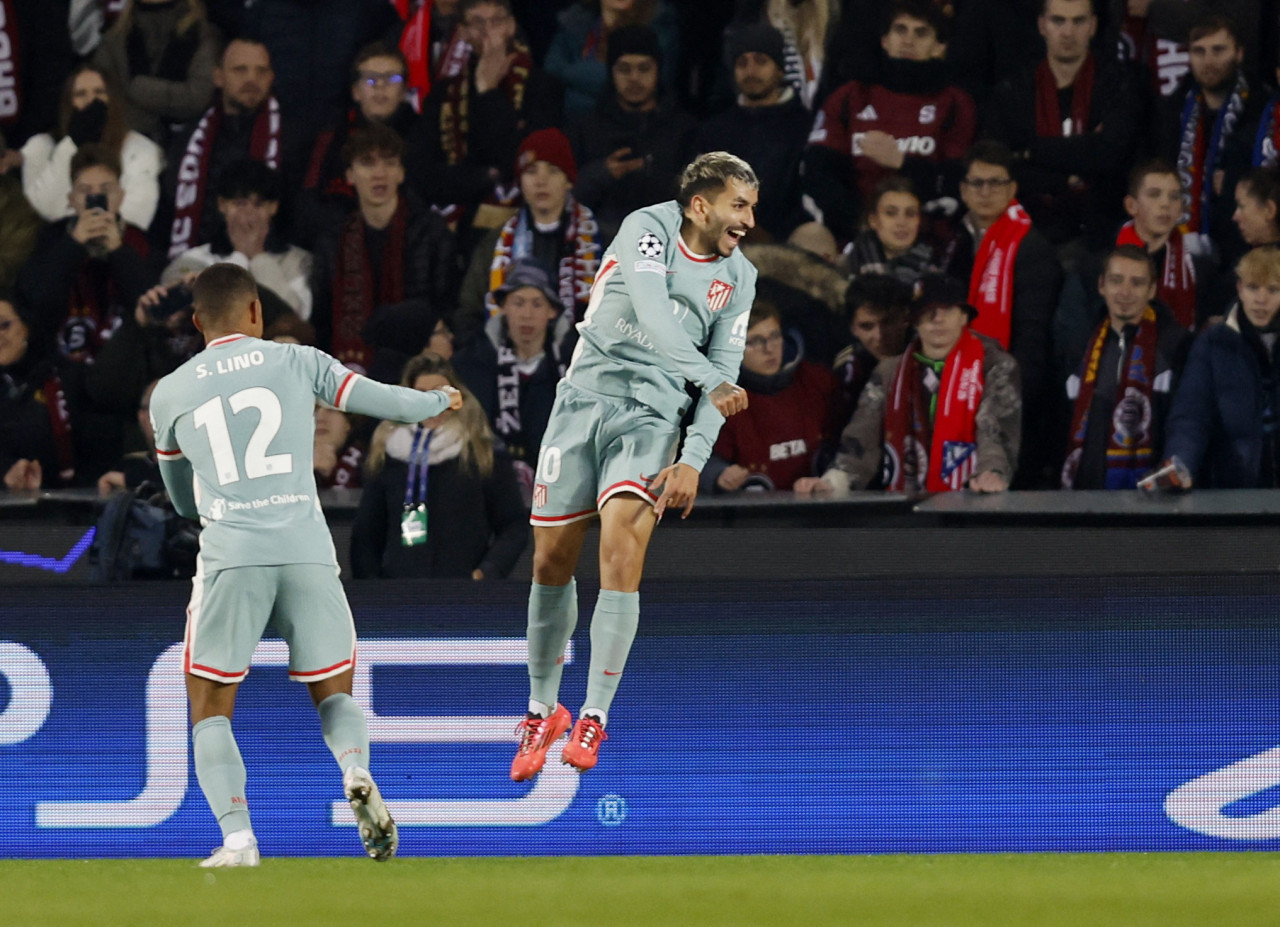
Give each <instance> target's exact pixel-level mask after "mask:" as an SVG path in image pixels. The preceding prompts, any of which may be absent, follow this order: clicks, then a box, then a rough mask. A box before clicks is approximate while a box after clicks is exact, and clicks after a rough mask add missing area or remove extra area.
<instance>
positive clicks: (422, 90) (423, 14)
mask: <svg viewBox="0 0 1280 927" xmlns="http://www.w3.org/2000/svg"><path fill="white" fill-rule="evenodd" d="M392 3H393V5H394V6H395V8H396V12H398V13H399V14H400V18H401V19H402V20H405V26H404V32H403V33H402V34H401V36H400V51H401V52H402V53H403V54H404V58H405V61H406V62H408V64H409V86H408V88H407V89H408V98H409V105H410V106H412V107H413V111H414V112H415V113H421V112H422V104H423V102H424V101H425V100H426V99H427V94H429V93H431V85H432V83H434V82H435V81H436V80H439V79H440V78H441V77H444V78H449V77H453V76H455V75H457V74H460V73H461V72H462V69H463V68H464V67H465V66H466V63H467V59H468V58H469V57H470V56H471V46H470V44H468V43H467V42H466V41H465V40H464V39H463V38H462V29H461V28H455V29H454V30H453V34H452V35H451V36H449V40H448V42H446V43H445V46H444V49H443V51H442V53H441V55H440V60H439V64H438V65H437V66H436V67H434V68H433V67H432V66H431V10H432V7H434V6H435V2H434V0H423V2H422V3H421V4H420V5H419V6H418V9H417V10H415V11H414V12H413V13H412V15H411V14H410V12H409V0H392Z"/></svg>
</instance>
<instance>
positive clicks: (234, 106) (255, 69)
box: [154, 39, 286, 258]
mask: <svg viewBox="0 0 1280 927" xmlns="http://www.w3.org/2000/svg"><path fill="white" fill-rule="evenodd" d="M274 80H275V74H274V73H273V72H272V70H271V58H270V56H269V55H268V54H267V47H266V46H265V45H263V44H261V43H260V42H257V41H255V40H252V39H232V40H231V42H229V43H228V44H227V47H226V49H225V50H224V51H223V52H222V57H221V59H220V60H219V63H218V66H217V67H216V68H214V71H213V82H214V85H215V86H216V87H217V88H218V93H217V95H216V96H215V98H214V101H213V104H212V105H211V106H210V107H209V108H208V109H207V110H205V112H204V115H203V116H201V117H200V120H199V122H197V123H196V124H195V125H194V126H190V127H188V128H187V129H185V130H184V131H183V132H182V134H181V135H180V137H179V140H178V143H177V144H176V145H175V146H173V147H171V148H170V151H169V163H168V166H167V168H166V169H165V175H164V185H163V187H162V190H163V193H162V196H161V210H160V212H159V215H158V221H157V225H156V228H155V230H154V231H155V236H154V238H155V240H156V241H157V242H160V243H162V247H163V249H164V253H165V254H166V255H167V257H169V258H175V257H177V256H178V255H180V254H182V253H183V252H184V251H187V250H188V249H190V248H194V247H196V246H197V245H203V244H206V243H207V242H209V241H211V240H212V239H213V235H214V232H215V231H216V230H217V227H218V222H219V221H220V217H219V214H218V210H217V208H216V204H215V202H214V200H215V197H213V196H210V195H209V194H210V193H213V192H214V191H216V190H217V189H218V178H219V177H220V176H221V175H222V171H223V170H224V169H225V168H226V166H227V165H228V164H231V163H232V162H233V161H240V160H243V159H245V158H251V159H252V160H254V161H262V162H264V163H265V164H266V165H267V166H268V167H271V168H273V169H276V170H279V169H280V168H281V165H282V164H283V163H284V162H285V154H284V143H285V135H286V132H285V130H284V128H283V127H282V125H281V114H280V104H279V103H277V102H276V98H275V97H274V96H272V95H271V86H272V83H273V81H274Z"/></svg>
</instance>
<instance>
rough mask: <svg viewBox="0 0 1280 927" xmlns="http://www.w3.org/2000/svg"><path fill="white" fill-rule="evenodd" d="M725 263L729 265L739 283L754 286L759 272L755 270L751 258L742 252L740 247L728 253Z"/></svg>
mask: <svg viewBox="0 0 1280 927" xmlns="http://www.w3.org/2000/svg"><path fill="white" fill-rule="evenodd" d="M725 263H727V264H728V265H729V268H730V272H731V273H732V274H733V275H734V276H735V277H736V278H737V279H738V282H739V283H743V284H750V285H751V286H755V282H756V277H757V276H759V273H760V272H759V271H758V270H756V265H754V264H752V263H751V259H750V258H748V257H747V256H746V255H745V254H743V253H742V249H741V248H734V249H733V254H731V255H729V258H728V260H727V261H726V262H725Z"/></svg>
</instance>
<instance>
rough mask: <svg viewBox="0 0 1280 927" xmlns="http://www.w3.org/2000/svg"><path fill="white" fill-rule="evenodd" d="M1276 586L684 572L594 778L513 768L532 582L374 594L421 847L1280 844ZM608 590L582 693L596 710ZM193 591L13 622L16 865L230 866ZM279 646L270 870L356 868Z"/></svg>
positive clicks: (78, 593) (375, 705)
mask: <svg viewBox="0 0 1280 927" xmlns="http://www.w3.org/2000/svg"><path fill="white" fill-rule="evenodd" d="M1277 593H1280V582H1278V581H1277V579H1276V578H1275V577H1274V576H1252V577H1250V576H1235V577H1224V576H1201V575H1188V576H1181V577H1159V578H1142V577H1137V576H1128V577H1121V578H1115V577H1113V578H1104V577H1100V576H1092V577H1087V578H1061V577H1049V576H1039V577H1029V578H1022V579H1016V578H999V577H966V578H960V579H956V578H953V579H949V580H948V579H938V578H934V579H929V578H927V577H921V576H917V577H914V578H911V579H902V580H878V581H873V580H858V581H839V582H837V581H822V582H800V581H793V582H786V583H780V582H767V581H760V580H755V581H750V582H737V583H721V582H713V583H694V582H683V581H667V580H657V581H651V582H649V583H648V584H647V585H646V587H645V591H644V593H643V594H642V599H643V605H642V620H641V630H640V636H639V637H638V639H637V642H636V646H635V650H634V652H633V654H632V657H631V659H630V661H629V663H628V665H627V674H626V678H625V680H624V682H623V685H622V688H621V691H620V694H619V696H618V699H617V701H616V702H615V704H614V710H613V714H612V718H611V721H610V725H609V733H610V739H609V741H608V742H607V743H606V744H605V745H604V748H603V750H602V754H601V761H600V765H599V767H597V769H596V770H594V771H592V772H590V773H588V774H585V775H582V776H581V777H579V776H578V775H577V774H574V773H571V772H569V771H568V769H567V767H563V766H562V765H561V764H560V763H558V762H556V761H555V753H554V752H553V755H552V759H551V762H549V763H548V766H547V768H546V770H545V771H544V772H543V774H542V776H541V777H540V778H539V780H537V781H536V783H535V784H533V785H530V784H528V783H525V784H516V783H512V782H511V781H510V780H509V779H508V776H507V768H508V765H509V763H510V759H511V755H512V750H513V743H514V741H513V738H512V734H511V732H512V728H513V727H514V726H515V724H516V721H517V720H518V718H519V717H520V715H521V713H522V709H523V704H524V699H525V696H526V688H525V676H524V668H523V656H524V645H523V628H524V600H525V593H524V589H523V588H522V586H521V585H520V584H515V583H512V584H490V585H477V584H470V583H466V584H463V583H388V584H368V583H358V584H354V585H353V586H352V588H351V598H352V605H353V609H354V612H355V615H356V619H357V623H358V626H359V629H360V633H361V636H362V646H361V651H360V671H359V675H358V678H357V683H358V685H357V697H358V698H359V699H360V701H361V702H362V704H364V705H365V707H366V708H367V709H368V710H369V712H370V719H371V728H372V731H373V737H374V743H373V765H374V768H375V772H376V775H377V777H378V780H379V782H380V784H381V786H382V790H383V792H384V794H385V795H386V797H387V799H388V802H389V804H390V805H391V807H392V810H393V812H394V813H395V814H396V815H397V817H398V818H399V821H400V824H401V833H402V839H401V852H402V854H405V855H439V856H459V855H491V854H492V855H517V854H518V855H540V854H581V855H592V854H694V853H697V854H740V853H889V852H904V853H915V852H959V851H976V852H988V851H990V852H995V851H1031V850H1061V851H1093V850H1140V851H1157V850H1248V849H1272V848H1274V846H1275V841H1276V840H1277V839H1278V838H1280V809H1277V808H1276V807H1274V806H1275V804H1276V795H1275V787H1276V786H1280V747H1277V744H1278V743H1280V625H1278V624H1277V621H1276V617H1275V603H1276V601H1277ZM593 599H594V591H593V590H592V589H590V588H587V587H585V586H584V588H583V589H582V591H581V601H582V603H583V608H584V613H583V617H582V621H581V623H580V625H579V631H578V633H577V634H576V636H575V638H574V641H573V642H572V645H571V647H572V649H571V652H570V655H569V660H568V666H567V667H566V671H565V680H564V688H563V696H564V701H565V702H566V704H567V705H569V706H570V707H571V708H573V709H576V708H577V706H578V699H580V698H581V693H582V691H583V688H584V684H585V679H584V677H585V673H586V666H587V658H588V652H589V640H588V635H587V632H586V626H587V623H588V620H589V608H590V604H591V602H592V601H593ZM185 603H186V592H185V589H184V587H183V586H182V585H181V584H167V583H165V584H159V585H151V586H148V585H143V584H134V585H130V586H126V587H114V588H103V587H86V586H82V585H71V584H68V585H65V586H61V587H47V588H41V589H37V588H28V587H18V586H14V587H11V588H9V589H8V590H7V593H6V595H5V596H4V597H3V600H2V601H0V762H2V763H3V766H4V768H5V770H6V777H7V780H6V800H5V801H4V802H3V803H0V857H134V856H156V855H163V856H189V857H198V856H202V855H204V854H205V853H207V852H208V851H209V849H210V848H211V847H213V846H215V845H216V844H217V843H218V842H219V838H218V833H217V828H216V826H215V824H214V822H213V820H212V817H211V815H210V814H209V811H208V809H207V807H206V805H205V802H204V798H203V796H202V794H201V793H200V790H199V787H198V785H197V783H196V781H195V775H194V771H193V769H192V766H191V760H190V747H189V738H188V733H187V722H186V705H185V698H184V695H183V686H182V675H181V663H180V641H181V637H182V630H183V621H184V606H185ZM283 664H284V652H283V647H282V645H281V643H280V642H278V641H270V640H269V641H267V642H264V644H263V645H262V646H261V647H260V648H259V651H258V654H257V656H256V657H255V661H254V669H253V672H252V673H251V674H250V676H249V678H248V680H247V681H246V683H245V684H244V686H243V687H242V690H241V696H240V703H239V706H238V709H237V712H236V718H235V728H236V731H237V735H238V738H239V741H240V745H241V750H242V752H243V754H244V757H245V762H246V764H247V766H248V770H249V775H250V785H249V793H248V794H249V800H250V805H251V812H252V814H253V819H254V823H255V827H256V830H257V833H258V837H259V840H260V841H261V845H262V849H263V853H264V855H272V856H315V855H321V856H327V855H357V854H359V853H360V847H359V840H358V838H357V837H356V834H355V832H354V827H353V826H352V824H351V823H350V812H349V810H348V809H347V808H346V806H345V804H344V802H343V801H342V794H341V787H340V779H339V776H338V774H337V771H336V766H335V764H334V762H333V759H332V757H331V756H330V755H329V754H328V752H327V750H326V749H325V747H324V745H323V742H322V741H321V738H320V735H319V725H318V723H317V721H316V719H315V714H314V711H313V710H312V708H311V707H310V703H309V700H308V699H307V696H306V693H305V692H304V691H303V688H302V687H301V686H299V685H297V684H292V683H289V682H288V681H287V678H286V673H285V670H284V667H283Z"/></svg>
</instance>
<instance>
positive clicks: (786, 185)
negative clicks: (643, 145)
mask: <svg viewBox="0 0 1280 927" xmlns="http://www.w3.org/2000/svg"><path fill="white" fill-rule="evenodd" d="M728 48H729V54H730V56H731V60H732V63H733V83H734V89H735V91H736V92H737V101H736V103H735V104H734V105H733V106H732V107H730V108H729V109H728V110H726V111H725V112H723V113H720V114H719V115H716V116H712V117H711V118H710V119H707V120H705V121H704V122H702V123H701V125H700V126H699V128H698V132H697V135H696V136H695V138H694V148H695V149H696V150H697V151H699V152H705V151H727V152H729V153H730V154H735V155H737V156H738V157H740V158H742V159H743V160H744V161H746V162H747V163H748V164H750V165H751V166H752V168H753V169H754V170H755V172H756V176H757V177H759V178H760V185H761V187H762V188H763V189H765V190H768V191H769V195H768V196H767V197H765V199H764V201H763V202H761V203H760V205H759V207H758V208H757V209H756V227H755V229H754V230H753V231H752V235H753V236H756V237H758V236H759V235H761V234H763V235H766V236H768V238H771V239H773V240H775V241H785V240H786V238H787V236H788V235H790V234H791V233H792V231H794V230H795V229H796V227H797V226H799V225H801V224H802V223H804V222H807V221H808V220H809V214H808V213H807V212H806V211H805V209H804V207H803V206H802V205H801V196H802V191H801V188H800V162H801V160H802V159H803V157H804V147H805V138H806V136H807V133H808V131H809V125H810V123H811V122H812V121H813V117H812V116H811V115H810V113H809V111H808V110H807V109H805V107H804V104H803V103H801V102H800V96H799V94H797V93H796V91H795V89H794V88H793V87H791V86H790V85H789V84H787V83H786V80H785V75H784V69H785V68H786V59H785V57H784V55H785V52H784V47H783V38H782V33H781V32H779V31H778V30H777V29H775V28H773V26H770V25H769V24H768V23H759V24H754V25H749V26H744V27H742V28H740V29H738V30H737V31H735V32H734V33H733V34H732V36H731V37H730V38H729V39H728Z"/></svg>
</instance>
